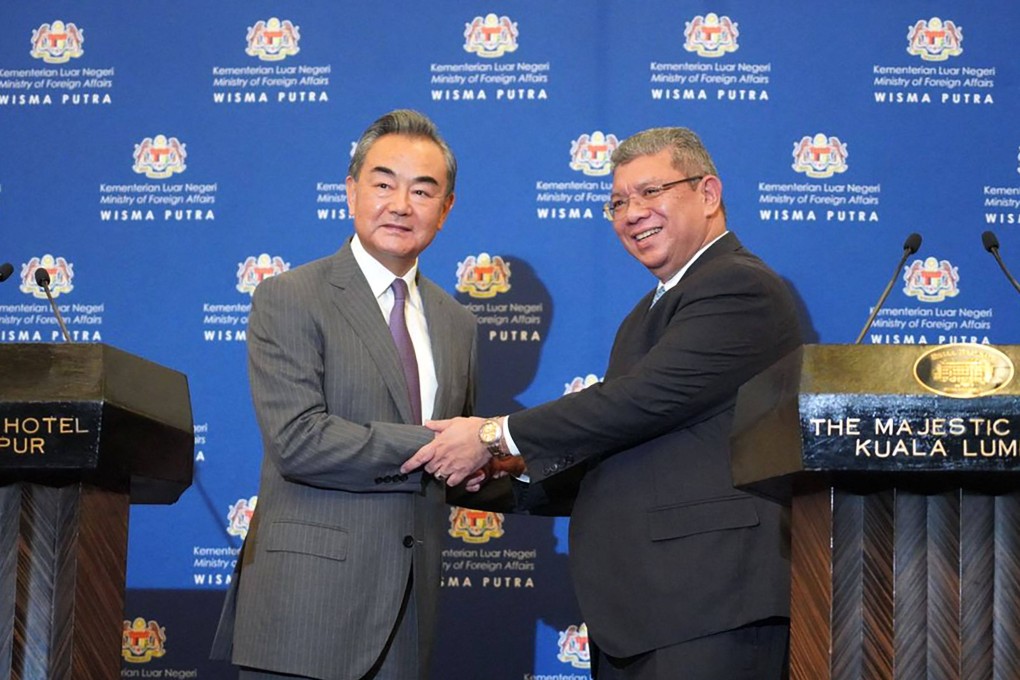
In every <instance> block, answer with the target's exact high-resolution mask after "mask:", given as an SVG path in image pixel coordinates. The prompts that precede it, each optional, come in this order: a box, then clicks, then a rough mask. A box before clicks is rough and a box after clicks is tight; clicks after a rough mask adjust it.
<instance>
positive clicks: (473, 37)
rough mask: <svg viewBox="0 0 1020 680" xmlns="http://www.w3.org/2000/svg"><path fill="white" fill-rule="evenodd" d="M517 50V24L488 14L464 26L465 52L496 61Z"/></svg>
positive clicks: (505, 18) (502, 17) (506, 18)
mask: <svg viewBox="0 0 1020 680" xmlns="http://www.w3.org/2000/svg"><path fill="white" fill-rule="evenodd" d="M516 49H517V22H515V21H510V18H509V17H506V16H501V17H500V16H496V15H495V14H486V15H485V17H484V18H483V17H475V18H474V19H472V20H471V22H470V23H467V24H464V51H465V52H473V53H474V54H477V55H478V56H479V57H486V58H487V59H495V58H496V57H502V56H503V55H504V54H507V53H509V52H513V51H515V50H516Z"/></svg>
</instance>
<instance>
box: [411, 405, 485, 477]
mask: <svg viewBox="0 0 1020 680" xmlns="http://www.w3.org/2000/svg"><path fill="white" fill-rule="evenodd" d="M483 422H485V419H484V418H451V419H450V420H430V421H428V422H427V423H425V426H426V427H428V428H429V429H430V430H432V431H434V432H435V433H436V437H435V439H433V440H432V441H431V442H429V443H428V444H426V445H425V446H423V447H421V448H420V449H418V452H417V453H415V454H414V455H413V456H411V457H410V458H408V459H407V461H405V462H404V464H403V465H401V466H400V471H401V472H403V473H405V474H406V473H408V472H411V471H413V470H417V469H418V468H420V467H424V468H425V471H426V472H428V473H430V474H432V476H434V477H435V478H436V479H439V480H443V481H445V482H446V484H447V485H449V486H457V485H458V484H460V483H461V482H462V481H464V480H465V479H466V478H467V477H469V476H470V475H471V474H472V473H473V472H475V471H476V470H478V469H479V468H481V467H482V466H484V465H485V464H486V463H488V462H489V460H490V459H491V458H492V454H491V453H489V450H488V449H487V448H486V446H485V444H483V443H482V442H481V440H480V439H479V438H478V430H479V429H480V428H481V426H482V423H483Z"/></svg>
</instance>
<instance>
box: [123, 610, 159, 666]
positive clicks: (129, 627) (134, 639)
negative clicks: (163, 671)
mask: <svg viewBox="0 0 1020 680" xmlns="http://www.w3.org/2000/svg"><path fill="white" fill-rule="evenodd" d="M164 654H166V628H164V627H162V626H160V625H159V622H158V621H146V620H145V619H144V618H142V617H140V616H139V617H138V618H136V619H135V620H134V621H128V620H126V619H125V620H124V625H123V628H122V629H121V646H120V655H121V656H122V657H123V658H124V660H125V661H127V662H129V663H148V662H149V661H151V660H153V659H158V658H159V657H161V656H163V655H164Z"/></svg>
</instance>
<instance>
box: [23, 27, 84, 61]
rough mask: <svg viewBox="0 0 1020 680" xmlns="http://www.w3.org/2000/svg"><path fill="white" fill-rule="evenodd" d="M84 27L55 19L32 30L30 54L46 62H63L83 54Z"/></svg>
mask: <svg viewBox="0 0 1020 680" xmlns="http://www.w3.org/2000/svg"><path fill="white" fill-rule="evenodd" d="M84 42H85V29H82V28H78V27H77V26H75V25H74V24H73V23H70V22H68V23H64V22H63V21H60V20H57V21H54V22H53V23H52V24H43V25H41V26H40V27H39V28H37V29H35V30H34V31H32V51H31V53H30V54H31V55H32V56H33V57H35V58H36V59H42V60H43V61H45V62H46V63H47V64H64V63H67V62H68V61H70V60H71V59H77V58H78V57H80V56H81V55H83V54H85V50H84V49H83V48H82V45H83V44H84Z"/></svg>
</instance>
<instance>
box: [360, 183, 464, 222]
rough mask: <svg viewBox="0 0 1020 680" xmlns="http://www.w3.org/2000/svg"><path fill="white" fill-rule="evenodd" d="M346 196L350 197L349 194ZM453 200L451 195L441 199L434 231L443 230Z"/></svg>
mask: <svg viewBox="0 0 1020 680" xmlns="http://www.w3.org/2000/svg"><path fill="white" fill-rule="evenodd" d="M347 195H348V196H350V192H348V194H347ZM453 199H454V195H453V194H450V195H449V196H447V197H446V198H444V199H443V207H442V208H440V209H439V222H438V223H437V224H436V229H442V228H443V222H445V221H446V216H447V215H449V214H450V209H451V208H452V207H453Z"/></svg>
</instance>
